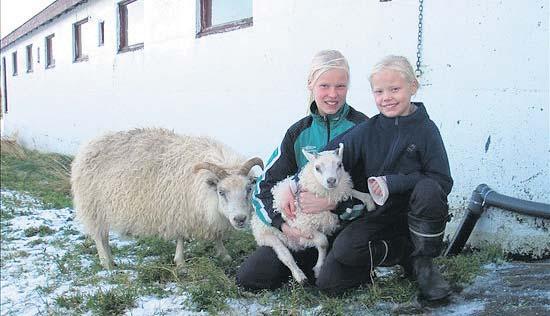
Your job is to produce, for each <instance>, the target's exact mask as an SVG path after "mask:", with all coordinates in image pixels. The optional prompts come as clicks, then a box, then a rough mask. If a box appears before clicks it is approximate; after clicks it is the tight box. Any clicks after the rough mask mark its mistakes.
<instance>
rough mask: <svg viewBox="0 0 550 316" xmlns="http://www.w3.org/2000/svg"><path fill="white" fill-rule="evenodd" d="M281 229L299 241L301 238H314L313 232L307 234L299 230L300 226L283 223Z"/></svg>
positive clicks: (289, 236)
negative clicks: (295, 226)
mask: <svg viewBox="0 0 550 316" xmlns="http://www.w3.org/2000/svg"><path fill="white" fill-rule="evenodd" d="M281 230H282V231H283V234H285V235H286V236H287V237H288V238H290V239H294V240H296V241H298V240H299V239H300V238H306V239H311V238H313V236H312V235H311V234H307V233H305V232H303V231H301V230H299V229H298V228H294V227H290V226H289V225H288V224H287V223H283V224H282V225H281Z"/></svg>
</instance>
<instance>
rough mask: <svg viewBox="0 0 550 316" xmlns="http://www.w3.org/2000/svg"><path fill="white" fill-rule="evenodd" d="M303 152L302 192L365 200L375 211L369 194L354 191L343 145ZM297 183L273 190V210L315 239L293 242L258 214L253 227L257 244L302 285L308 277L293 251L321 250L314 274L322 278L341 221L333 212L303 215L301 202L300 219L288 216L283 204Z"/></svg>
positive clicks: (332, 198)
mask: <svg viewBox="0 0 550 316" xmlns="http://www.w3.org/2000/svg"><path fill="white" fill-rule="evenodd" d="M302 152H303V154H304V155H305V157H306V158H307V160H308V163H307V164H306V165H305V166H304V167H303V169H302V170H301V171H300V174H299V182H298V184H297V186H298V190H299V189H306V190H307V191H309V192H312V193H314V194H316V195H317V196H320V197H325V198H328V199H329V200H330V201H332V202H335V203H338V202H341V201H345V200H346V199H348V198H350V197H351V196H353V197H356V198H359V199H360V200H362V201H363V203H365V204H366V206H367V209H368V210H369V211H370V210H373V209H374V208H375V205H374V202H373V201H372V198H371V196H370V195H369V194H366V193H362V192H359V191H356V190H353V189H352V186H353V184H352V180H351V177H350V175H349V174H348V173H347V172H346V171H345V170H344V168H343V166H342V152H343V144H340V147H339V148H338V149H336V150H329V151H324V152H321V153H310V152H307V151H306V150H302ZM293 181H294V180H292V179H291V178H290V177H289V178H287V179H285V180H283V181H281V182H279V183H278V184H277V185H275V186H274V187H273V189H272V190H271V191H272V193H273V208H274V209H275V210H276V211H279V212H281V215H282V216H283V219H284V220H285V222H286V223H287V224H288V225H289V226H291V227H295V228H298V229H300V230H301V231H302V232H304V233H307V234H309V235H311V236H312V238H311V239H304V238H300V239H299V240H298V241H297V240H295V239H290V238H288V237H287V236H286V235H285V234H283V233H282V232H281V231H280V230H278V229H277V228H275V227H273V226H269V225H266V224H264V223H263V222H262V221H261V220H260V219H259V218H258V217H257V216H256V215H254V214H253V216H252V221H251V226H252V233H253V235H254V238H255V239H256V243H257V244H258V245H259V246H269V247H272V248H273V250H274V251H275V253H276V254H277V257H278V258H279V260H281V262H282V263H284V264H285V265H286V266H287V267H288V268H289V269H290V271H291V273H292V276H293V277H294V279H295V280H296V281H298V282H299V283H303V282H304V281H305V280H306V279H307V277H306V276H305V274H304V272H303V271H302V270H301V269H300V268H299V267H298V265H297V264H296V261H295V260H294V258H293V257H292V254H291V253H290V251H289V249H291V250H294V251H299V250H303V249H306V248H309V247H315V248H317V251H318V258H317V263H316V264H315V267H314V268H313V271H314V273H315V277H318V276H319V272H320V271H321V267H322V265H323V263H324V260H325V257H326V254H327V248H328V245H329V243H328V239H327V235H331V234H333V233H334V232H335V231H336V230H337V228H338V225H339V219H338V215H336V214H334V213H332V212H321V213H317V214H308V213H304V212H301V210H300V207H299V203H297V204H298V205H297V207H296V217H295V218H294V219H289V218H287V217H286V216H285V213H284V212H282V204H281V201H282V199H283V197H284V195H285V192H286V191H287V190H288V186H289V185H291V183H292V182H293ZM291 186H292V185H291Z"/></svg>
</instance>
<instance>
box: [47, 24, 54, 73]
mask: <svg viewBox="0 0 550 316" xmlns="http://www.w3.org/2000/svg"><path fill="white" fill-rule="evenodd" d="M54 37H55V33H52V34H50V35H48V36H46V37H45V38H44V42H45V43H44V46H45V47H46V48H45V49H44V54H45V56H44V60H45V63H44V65H45V66H44V67H45V68H46V69H49V68H53V67H55V58H53V38H54Z"/></svg>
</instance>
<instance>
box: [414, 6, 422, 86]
mask: <svg viewBox="0 0 550 316" xmlns="http://www.w3.org/2000/svg"><path fill="white" fill-rule="evenodd" d="M419 2H420V4H419V6H418V43H417V44H416V70H415V71H414V72H415V74H416V77H420V76H422V70H420V64H421V59H422V20H423V19H424V15H423V12H424V0H419Z"/></svg>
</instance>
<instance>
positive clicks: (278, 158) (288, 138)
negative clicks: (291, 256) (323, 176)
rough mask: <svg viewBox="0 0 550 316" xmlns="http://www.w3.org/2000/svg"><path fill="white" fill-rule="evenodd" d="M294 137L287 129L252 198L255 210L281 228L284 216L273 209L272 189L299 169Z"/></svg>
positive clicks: (262, 217) (264, 220)
mask: <svg viewBox="0 0 550 316" xmlns="http://www.w3.org/2000/svg"><path fill="white" fill-rule="evenodd" d="M294 139H295V137H293V135H292V133H291V132H290V131H287V132H286V134H285V137H284V138H283V141H282V143H281V145H279V147H278V148H276V149H275V151H274V152H273V154H272V155H271V157H270V158H269V161H268V163H267V166H266V169H265V171H264V173H263V174H262V176H261V177H260V179H259V181H258V183H257V185H256V188H255V191H254V195H253V199H252V205H253V206H254V210H255V211H256V214H257V215H258V217H260V219H261V220H262V221H263V222H265V223H270V224H271V226H273V227H276V228H277V229H279V230H280V229H281V225H282V224H283V222H284V221H283V218H282V217H281V214H280V213H279V212H276V211H275V210H274V209H273V194H272V193H271V189H272V188H273V187H274V186H275V184H277V182H279V181H281V180H283V179H285V178H287V177H288V176H289V175H294V174H295V173H297V171H298V166H297V164H296V156H295V153H294Z"/></svg>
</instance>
